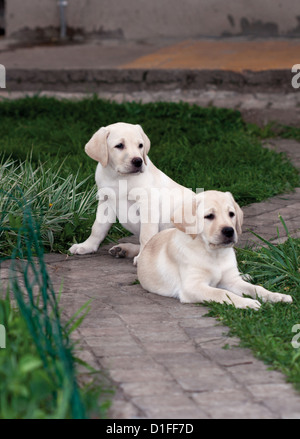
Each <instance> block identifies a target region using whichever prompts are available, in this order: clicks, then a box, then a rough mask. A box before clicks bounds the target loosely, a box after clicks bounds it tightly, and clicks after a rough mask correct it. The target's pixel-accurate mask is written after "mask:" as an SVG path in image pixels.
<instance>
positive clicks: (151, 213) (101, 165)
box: [70, 122, 194, 262]
mask: <svg viewBox="0 0 300 439" xmlns="http://www.w3.org/2000/svg"><path fill="white" fill-rule="evenodd" d="M149 149H150V140H149V138H148V136H147V135H146V134H145V133H144V131H143V129H142V127H141V126H140V125H132V124H129V123H123V122H118V123H115V124H112V125H108V126H106V127H102V128H100V129H99V130H98V131H97V132H96V133H95V134H94V135H93V137H92V138H91V139H90V141H89V142H88V143H87V144H86V146H85V151H86V153H87V154H88V155H89V156H90V157H91V158H92V159H94V160H96V161H97V162H98V165H97V169H96V176H95V177H96V183H97V186H98V199H99V204H98V209H97V215H96V220H95V222H94V224H93V227H92V232H91V235H90V236H89V237H88V239H87V240H86V241H84V242H82V243H80V244H74V245H73V246H72V247H71V248H70V252H71V253H73V254H79V255H83V254H86V253H93V252H96V251H97V250H98V247H99V245H100V244H101V242H102V241H103V240H104V238H105V237H106V235H107V233H108V231H109V229H110V227H111V226H112V224H113V223H114V222H115V221H116V218H118V219H119V222H120V223H121V224H122V225H123V226H124V227H125V228H126V229H127V230H129V231H130V232H131V233H133V234H134V235H137V236H138V237H139V242H140V245H134V244H130V243H122V244H118V245H116V246H114V247H112V248H111V249H110V251H109V252H110V254H111V255H112V256H115V257H131V258H135V262H136V260H137V256H138V254H139V252H140V248H142V247H143V246H144V245H145V244H146V242H147V241H148V240H149V239H150V238H151V237H152V236H153V235H155V234H156V233H158V232H159V231H160V230H164V229H166V228H169V227H173V224H172V222H171V215H173V212H174V209H176V208H177V207H178V206H179V205H180V204H181V203H182V202H183V199H186V198H189V197H190V198H191V197H192V196H193V194H194V193H193V192H192V191H191V190H189V189H186V188H184V187H183V186H181V185H179V184H177V183H176V182H175V181H173V180H172V179H171V178H169V177H168V176H167V175H165V174H164V173H163V172H162V171H160V170H159V169H158V168H157V167H156V166H154V164H153V163H152V162H151V160H150V159H149V157H147V154H148V152H149ZM140 246H141V247H140Z"/></svg>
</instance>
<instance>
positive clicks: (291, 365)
mask: <svg viewBox="0 0 300 439" xmlns="http://www.w3.org/2000/svg"><path fill="white" fill-rule="evenodd" d="M263 243H264V244H265V245H264V247H261V248H260V249H256V250H254V249H238V250H237V256H238V262H239V269H240V271H241V272H242V273H244V274H249V275H250V276H251V277H252V282H253V283H254V284H260V285H263V286H264V287H265V288H267V289H269V290H270V291H274V292H279V293H284V294H290V295H291V296H292V297H293V303H292V304H286V303H274V304H271V303H263V304H262V306H261V308H260V309H259V310H258V311H253V310H241V309H236V308H234V307H232V306H229V305H220V304H217V303H213V304H209V305H208V306H209V308H210V312H209V313H208V315H209V316H213V317H217V318H218V319H219V320H220V321H221V322H222V323H223V324H224V325H226V326H229V328H230V332H229V334H230V335H232V336H238V337H239V338H240V339H241V346H243V347H247V348H250V349H251V350H252V351H253V353H254V355H255V356H256V357H258V358H259V359H261V360H263V361H264V362H265V363H266V364H268V365H269V366H270V367H272V368H274V369H277V370H280V371H281V372H282V373H284V374H285V375H286V377H287V380H288V381H289V382H291V383H293V385H294V386H295V387H296V389H297V390H299V391H300V348H296V349H295V348H294V347H293V346H292V340H293V337H294V336H295V335H296V334H295V333H294V332H292V328H293V326H294V325H297V324H299V323H300V272H299V263H300V239H292V238H289V239H288V240H287V241H286V242H285V243H284V244H281V245H278V246H276V247H275V246H274V245H272V244H271V243H267V242H266V241H264V242H263ZM298 332H299V331H298Z"/></svg>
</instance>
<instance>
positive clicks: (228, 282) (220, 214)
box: [137, 191, 292, 310]
mask: <svg viewBox="0 0 300 439" xmlns="http://www.w3.org/2000/svg"><path fill="white" fill-rule="evenodd" d="M184 212H185V206H183V207H181V212H179V213H183V215H180V216H181V217H182V216H183V219H182V220H180V221H179V222H176V221H177V220H176V215H175V218H174V225H175V227H176V228H175V229H169V230H164V231H163V232H161V233H158V234H157V235H155V236H154V237H153V238H151V240H150V241H149V242H148V243H147V245H146V246H145V248H144V249H143V252H142V254H141V255H140V258H139V261H138V267H137V273H138V279H139V281H140V283H141V285H142V287H143V288H144V289H145V290H148V291H150V292H152V293H156V294H160V295H162V296H169V297H174V298H177V299H179V300H180V301H181V302H183V303H194V302H203V301H214V302H219V303H228V304H233V305H234V306H235V307H236V308H247V307H248V308H253V309H255V310H257V309H259V307H260V302H259V301H258V300H253V299H248V298H244V297H243V294H245V295H248V296H251V297H253V298H254V299H256V298H260V299H262V300H263V301H270V302H288V303H290V302H292V298H291V296H289V295H285V294H279V293H272V292H270V291H268V290H266V289H265V288H263V287H261V286H256V285H251V284H250V283H247V282H245V281H244V280H243V279H242V277H241V275H240V274H239V272H238V268H237V262H236V258H235V253H234V250H233V248H232V247H233V245H234V244H235V243H236V242H237V235H238V234H240V233H241V226H242V221H243V213H242V210H241V209H240V207H239V206H238V204H237V203H236V202H235V201H234V199H233V197H232V195H231V194H230V192H226V193H223V192H218V191H207V192H202V193H200V194H198V195H196V196H195V198H194V204H193V209H192V213H193V215H192V216H189V215H185V214H184ZM177 213H178V212H177ZM178 216H179V215H177V217H178Z"/></svg>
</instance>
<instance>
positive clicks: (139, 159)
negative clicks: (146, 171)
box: [131, 157, 143, 168]
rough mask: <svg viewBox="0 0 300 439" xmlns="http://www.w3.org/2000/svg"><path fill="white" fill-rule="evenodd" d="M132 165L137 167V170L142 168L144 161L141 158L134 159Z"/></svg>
mask: <svg viewBox="0 0 300 439" xmlns="http://www.w3.org/2000/svg"><path fill="white" fill-rule="evenodd" d="M131 163H132V164H133V165H134V166H135V167H136V168H140V167H141V166H142V163H143V160H142V159H141V158H139V157H134V158H133V159H132V160H131Z"/></svg>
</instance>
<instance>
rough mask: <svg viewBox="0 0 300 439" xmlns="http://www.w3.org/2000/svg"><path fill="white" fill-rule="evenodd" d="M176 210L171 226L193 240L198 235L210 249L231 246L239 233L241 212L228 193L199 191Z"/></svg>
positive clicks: (240, 229)
mask: <svg viewBox="0 0 300 439" xmlns="http://www.w3.org/2000/svg"><path fill="white" fill-rule="evenodd" d="M180 209H181V216H180V215H179V214H178V213H179V210H177V211H176V212H175V214H174V218H173V223H174V225H175V227H176V228H178V229H179V230H181V231H182V232H184V233H186V234H189V235H190V236H191V237H192V238H193V239H195V238H196V237H197V236H200V238H201V239H202V240H203V241H204V242H205V244H206V245H208V247H209V248H211V249H217V248H222V247H232V246H233V245H234V244H235V243H236V242H237V240H238V235H239V234H241V233H242V223H243V212H242V210H241V208H240V207H239V205H238V204H237V203H236V202H235V201H234V199H233V196H232V195H231V193H230V192H225V193H224V192H219V191H206V192H201V193H199V194H197V195H196V196H195V197H194V198H193V200H192V203H191V201H189V202H186V201H185V203H184V204H183V206H182V207H181V208H180ZM176 216H177V219H176Z"/></svg>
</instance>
